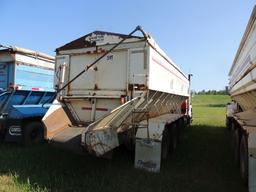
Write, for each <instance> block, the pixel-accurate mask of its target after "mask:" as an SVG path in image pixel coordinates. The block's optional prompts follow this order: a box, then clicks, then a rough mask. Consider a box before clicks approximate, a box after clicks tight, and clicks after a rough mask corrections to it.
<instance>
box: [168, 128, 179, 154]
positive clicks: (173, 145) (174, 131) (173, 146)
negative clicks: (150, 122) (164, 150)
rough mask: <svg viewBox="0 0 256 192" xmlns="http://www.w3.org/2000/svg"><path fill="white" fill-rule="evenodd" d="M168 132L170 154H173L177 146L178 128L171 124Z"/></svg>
mask: <svg viewBox="0 0 256 192" xmlns="http://www.w3.org/2000/svg"><path fill="white" fill-rule="evenodd" d="M169 131H170V138H171V139H170V152H171V153H173V152H174V151H175V149H176V148H177V144H178V128H177V123H172V124H171V127H170V129H169Z"/></svg>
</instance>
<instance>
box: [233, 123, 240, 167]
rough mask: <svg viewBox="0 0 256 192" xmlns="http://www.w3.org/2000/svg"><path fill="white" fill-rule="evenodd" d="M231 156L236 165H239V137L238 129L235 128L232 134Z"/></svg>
mask: <svg viewBox="0 0 256 192" xmlns="http://www.w3.org/2000/svg"><path fill="white" fill-rule="evenodd" d="M232 140H233V148H232V151H233V155H234V162H235V164H236V165H239V158H240V136H239V129H238V128H236V129H235V130H234V132H233V138H232Z"/></svg>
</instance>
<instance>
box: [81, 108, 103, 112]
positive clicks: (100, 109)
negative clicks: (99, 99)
mask: <svg viewBox="0 0 256 192" xmlns="http://www.w3.org/2000/svg"><path fill="white" fill-rule="evenodd" d="M81 109H82V110H88V111H91V110H92V108H91V107H82V108H81ZM96 111H108V109H107V108H100V107H97V108H96Z"/></svg>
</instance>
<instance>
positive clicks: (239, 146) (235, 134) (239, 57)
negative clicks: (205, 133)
mask: <svg viewBox="0 0 256 192" xmlns="http://www.w3.org/2000/svg"><path fill="white" fill-rule="evenodd" d="M255 20H256V8H254V9H253V12H252V15H251V18H250V20H249V22H248V24H247V27H246V30H245V33H244V35H243V38H242V41H241V43H240V46H239V48H238V51H237V54H236V56H235V59H234V62H233V65H232V67H231V69H230V72H229V76H230V82H229V89H230V90H229V92H230V95H231V98H232V103H230V104H228V105H227V126H228V127H229V129H230V130H231V133H232V149H233V152H234V156H235V161H236V162H237V163H239V164H240V173H241V176H242V178H243V180H244V181H245V182H246V183H247V182H248V186H249V191H250V192H255V191H256V120H255V119H256V110H255V109H256V83H255V82H256V48H255V43H256V28H255V27H256V22H255Z"/></svg>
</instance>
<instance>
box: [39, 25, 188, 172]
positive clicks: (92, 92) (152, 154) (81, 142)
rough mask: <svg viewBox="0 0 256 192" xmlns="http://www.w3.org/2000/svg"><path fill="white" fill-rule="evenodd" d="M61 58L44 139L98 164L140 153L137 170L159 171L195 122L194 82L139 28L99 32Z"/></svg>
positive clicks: (64, 51) (78, 42) (72, 45)
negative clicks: (121, 149)
mask: <svg viewBox="0 0 256 192" xmlns="http://www.w3.org/2000/svg"><path fill="white" fill-rule="evenodd" d="M137 31H141V32H142V34H143V35H141V36H135V35H133V34H134V33H135V32H137ZM56 53H57V55H56V66H55V73H56V74H57V75H56V78H55V87H56V88H57V90H58V96H57V100H56V101H55V102H54V105H52V106H51V107H50V109H49V110H48V112H47V113H46V115H45V116H44V118H43V122H44V125H45V127H46V132H45V133H46V135H45V138H46V139H48V140H49V141H50V142H51V143H52V144H54V145H57V146H65V147H67V148H70V149H74V148H76V147H75V146H80V147H81V148H82V149H83V150H85V151H87V152H88V153H90V154H93V155H95V156H98V157H106V156H109V154H111V153H112V151H113V149H115V148H116V147H118V146H120V145H121V144H123V145H125V146H126V147H127V148H128V149H134V146H135V167H137V168H142V169H146V170H149V171H154V172H158V171H160V162H161V159H164V158H166V156H167V154H168V153H169V152H170V151H172V150H174V149H175V148H176V145H177V143H178V142H179V140H180V137H181V132H182V130H183V127H184V126H185V124H187V123H188V122H190V119H191V114H190V112H189V111H191V110H189V109H190V108H191V107H190V106H191V105H190V81H189V78H188V77H187V76H186V75H185V74H184V73H183V72H182V71H181V70H180V68H179V67H178V66H177V65H176V64H175V63H174V62H173V61H172V60H171V59H170V58H169V57H168V56H167V55H166V54H165V53H164V52H163V51H162V50H161V49H160V47H159V46H158V45H157V43H156V42H155V41H154V39H153V38H152V37H151V36H150V35H149V34H147V33H146V32H145V31H143V30H142V28H141V27H137V28H136V29H135V30H134V31H133V32H132V33H130V34H129V35H124V34H117V33H110V32H104V31H94V32H92V33H89V34H87V35H85V36H83V37H81V38H79V39H76V40H74V41H72V42H70V43H67V44H65V45H64V46H62V47H59V48H57V49H56Z"/></svg>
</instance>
